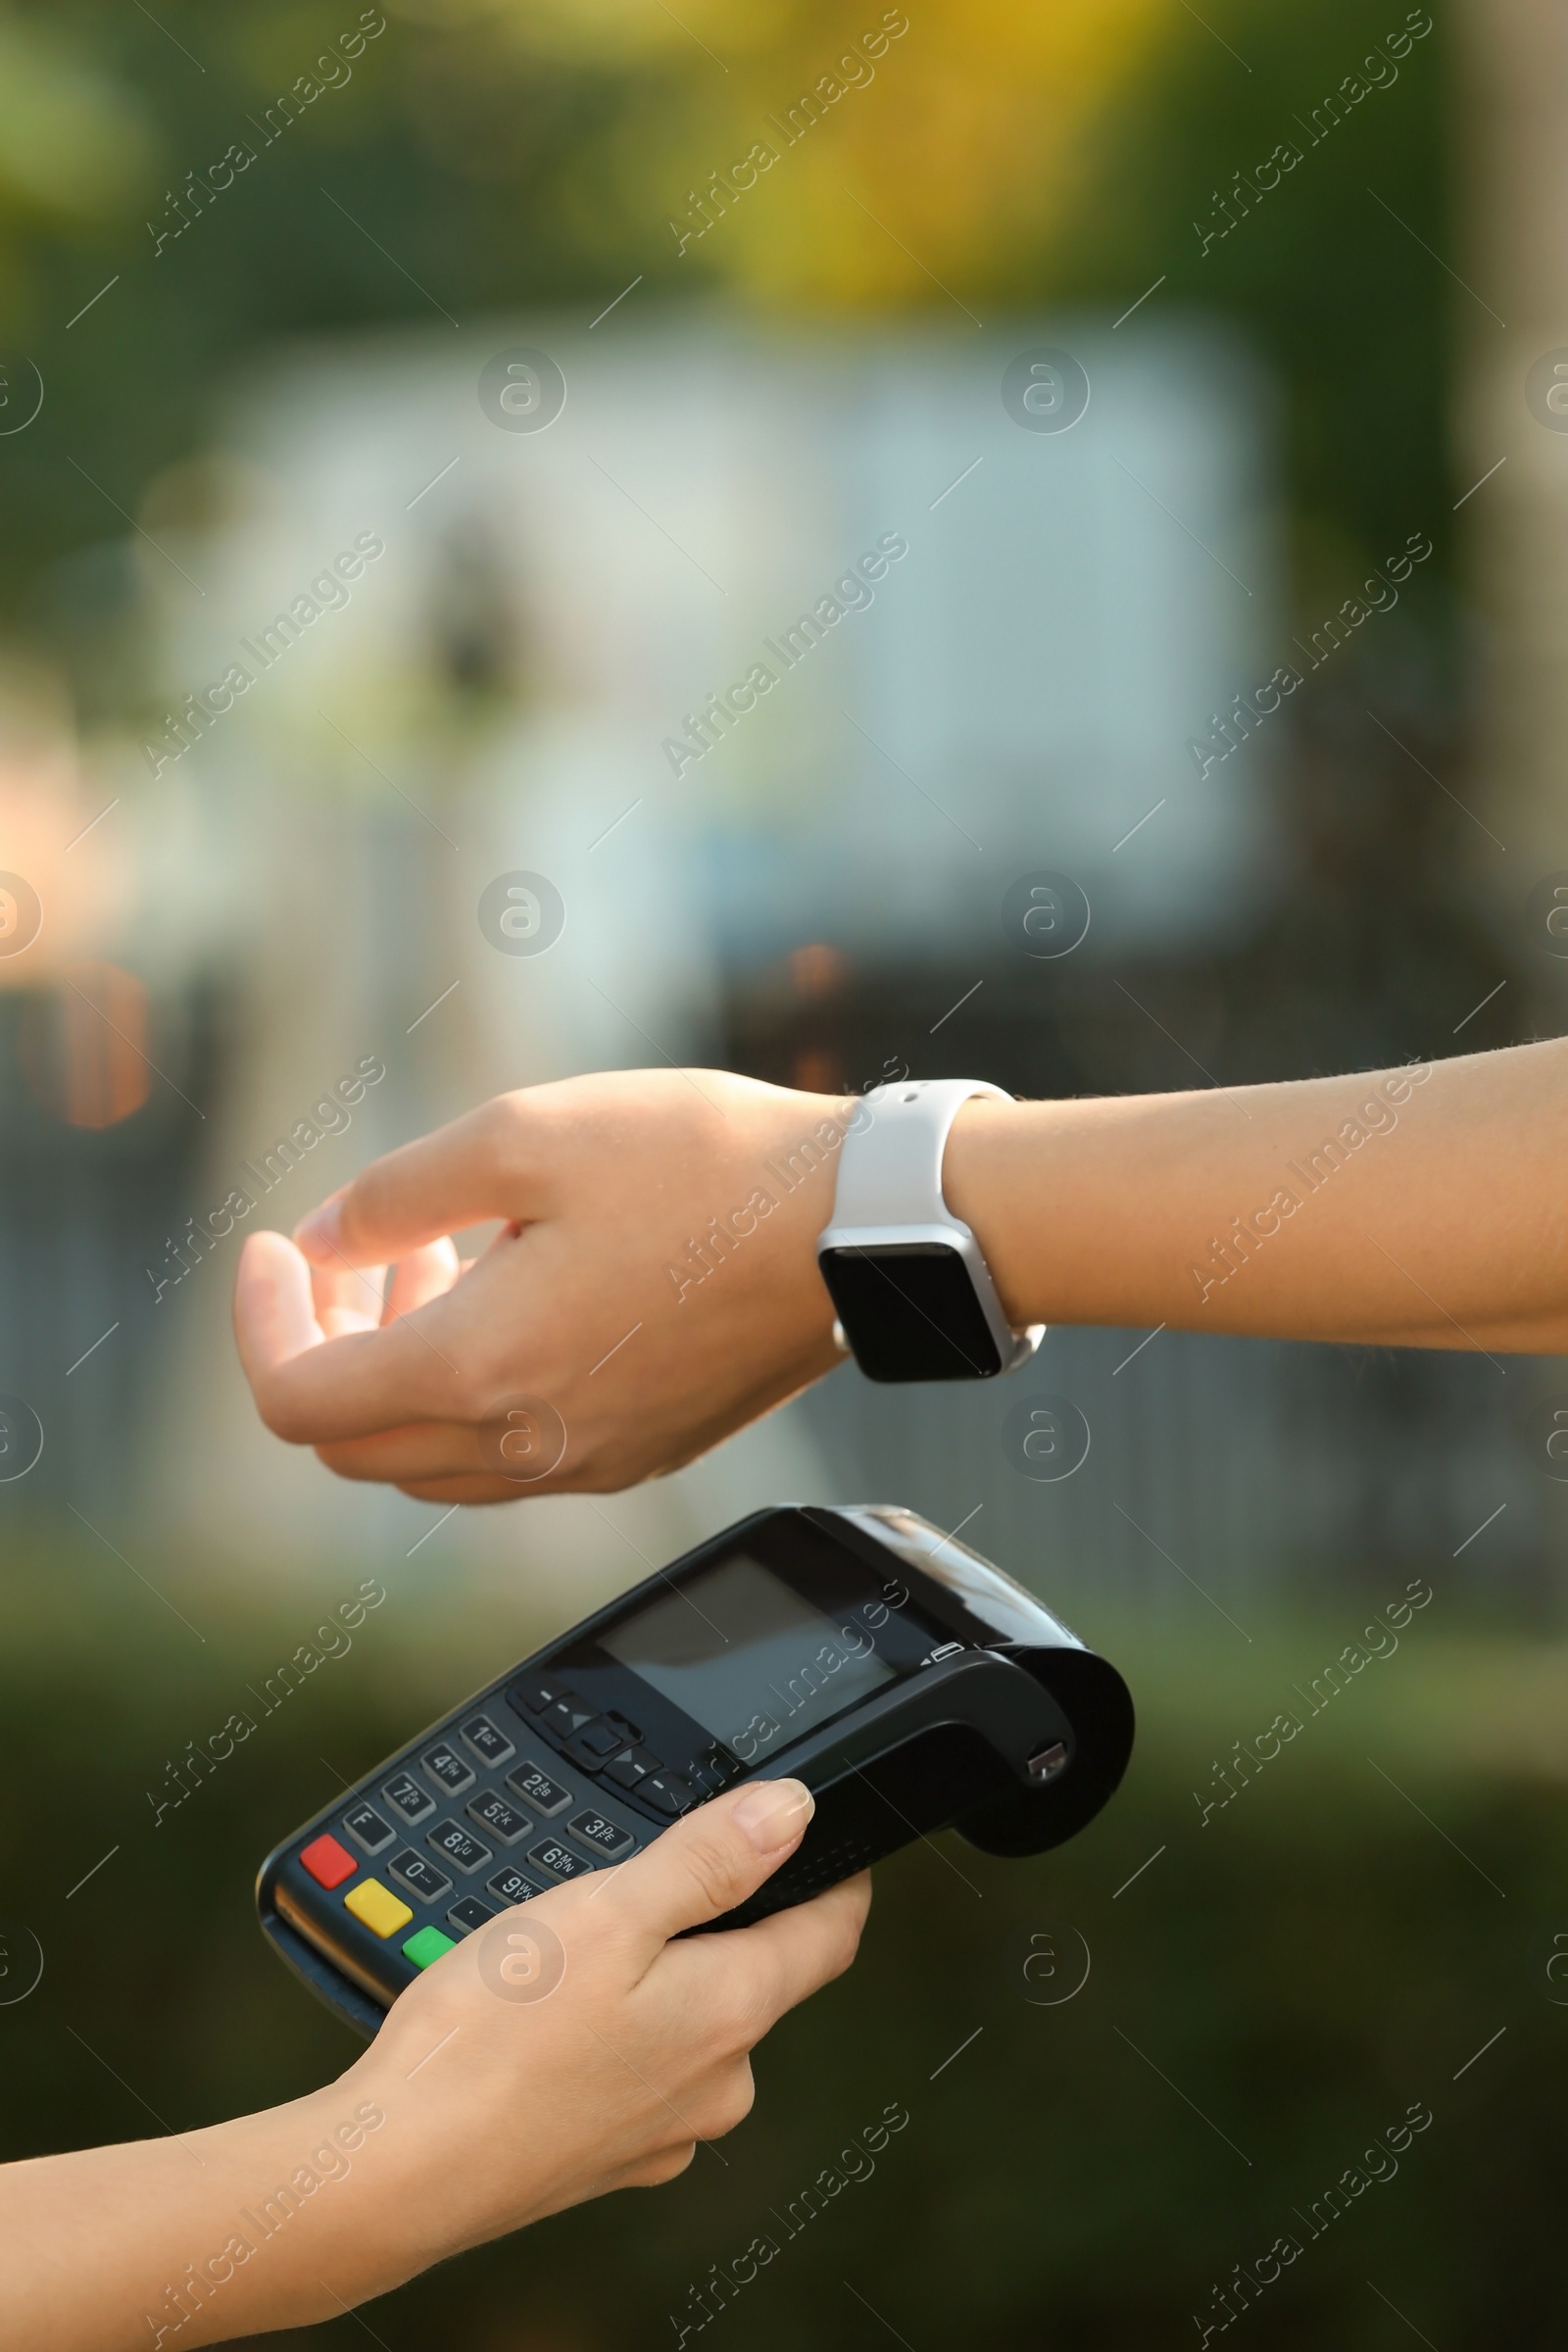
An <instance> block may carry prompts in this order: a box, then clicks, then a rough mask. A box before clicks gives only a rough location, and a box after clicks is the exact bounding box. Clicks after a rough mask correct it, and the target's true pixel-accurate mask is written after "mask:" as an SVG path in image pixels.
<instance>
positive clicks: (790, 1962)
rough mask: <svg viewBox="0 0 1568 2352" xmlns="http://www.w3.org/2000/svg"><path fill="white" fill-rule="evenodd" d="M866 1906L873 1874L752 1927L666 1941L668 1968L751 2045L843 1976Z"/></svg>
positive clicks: (853, 1952)
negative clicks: (683, 1975) (685, 1977)
mask: <svg viewBox="0 0 1568 2352" xmlns="http://www.w3.org/2000/svg"><path fill="white" fill-rule="evenodd" d="M870 1908H871V1874H870V1872H869V1871H868V1870H862V1871H861V1872H859V1873H858V1876H857V1877H855V1878H853V1879H845V1880H844V1881H843V1882H842V1883H841V1884H840V1885H839V1886H837V1887H829V1888H828V1889H827V1891H826V1893H825V1894H818V1895H813V1896H812V1898H811V1900H810V1901H809V1903H797V1904H796V1905H795V1906H794V1907H793V1908H792V1909H791V1910H788V1911H776V1912H775V1913H774V1914H773V1917H772V1918H771V1919H763V1920H759V1922H758V1923H757V1925H756V1926H755V1927H751V1928H731V1929H727V1930H725V1931H724V1932H723V1933H722V1934H720V1935H717V1936H691V1937H689V1938H688V1939H687V1940H686V1941H685V1942H684V1943H679V1944H672V1945H671V1946H670V1947H669V1950H668V1952H667V1954H666V1964H669V1963H673V1964H674V1965H675V1966H676V1967H679V1968H681V1969H683V1970H689V1971H690V1972H691V1973H692V1974H693V1975H694V1976H695V1977H696V1978H697V1979H698V1982H699V1984H700V1985H701V1986H702V1990H701V1994H700V1999H701V2001H702V2005H703V2007H704V2008H705V2009H706V2010H707V2011H708V2013H709V2014H710V2015H712V2016H715V2017H717V2016H723V2015H730V2016H736V2017H737V2021H738V2024H739V2028H740V2031H741V2033H742V2036H743V2038H744V2040H745V2043H746V2046H747V2048H750V2047H751V2046H752V2045H753V2043H755V2042H758V2041H760V2039H761V2037H762V2035H763V2034H768V2033H771V2032H772V2029H773V2027H774V2026H775V2025H776V2024H777V2023H778V2021H779V2019H780V2018H781V2017H782V2016H784V2014H785V2012H786V2011H787V2010H790V2009H794V2008H796V2007H798V2006H799V2004H800V2003H801V2002H802V2001H804V2000H807V1999H809V1996H810V1995H811V1994H812V1993H813V1992H816V1991H819V1990H820V1988H821V1987H822V1986H823V1985H831V1984H832V1982H833V1980H834V1978H835V1977H841V1976H842V1975H843V1974H844V1972H845V1970H846V1969H847V1968H848V1967H849V1966H850V1964H851V1963H852V1961H853V1960H854V1958H855V1955H856V1952H857V1951H858V1948H859V1942H860V1936H861V1934H862V1932H863V1930H864V1927H865V1920H866V1914H867V1912H868V1911H869V1910H870Z"/></svg>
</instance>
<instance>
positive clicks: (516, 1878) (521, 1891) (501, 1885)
mask: <svg viewBox="0 0 1568 2352" xmlns="http://www.w3.org/2000/svg"><path fill="white" fill-rule="evenodd" d="M484 1886H485V1892H486V1894H493V1895H494V1896H495V1898H496V1900H497V1902H498V1903H506V1904H507V1905H508V1906H509V1907H510V1906H511V1905H512V1904H513V1903H526V1902H527V1901H529V1900H530V1898H531V1897H532V1896H534V1895H536V1894H543V1892H544V1886H543V1883H542V1881H540V1880H538V1879H525V1878H524V1877H523V1875H522V1873H521V1871H520V1870H514V1869H513V1867H512V1865H511V1863H510V1862H509V1863H508V1865H507V1867H506V1869H505V1870H498V1871H497V1872H496V1875H495V1877H494V1878H493V1879H486V1881H485V1883H484Z"/></svg>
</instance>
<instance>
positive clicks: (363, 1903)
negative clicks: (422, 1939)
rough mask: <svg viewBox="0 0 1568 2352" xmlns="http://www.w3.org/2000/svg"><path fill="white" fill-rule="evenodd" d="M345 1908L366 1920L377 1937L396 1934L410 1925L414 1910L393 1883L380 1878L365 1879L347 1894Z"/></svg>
mask: <svg viewBox="0 0 1568 2352" xmlns="http://www.w3.org/2000/svg"><path fill="white" fill-rule="evenodd" d="M343 1907H344V1909H345V1910H347V1911H352V1912H353V1914H354V1916H355V1918H356V1919H363V1920H364V1922H365V1924H366V1926H367V1927H368V1929H369V1930H370V1932H371V1934H372V1935H374V1936H395V1935H396V1934H397V1932H398V1930H399V1928H404V1927H407V1926H408V1924H409V1921H410V1920H411V1919H412V1918H413V1917H414V1913H413V1912H412V1911H411V1910H410V1909H409V1906H408V1904H407V1903H400V1902H399V1900H398V1898H397V1896H396V1895H395V1894H394V1893H393V1891H392V1889H391V1887H383V1886H382V1884H381V1882H380V1880H379V1879H362V1880H361V1881H360V1883H359V1885H358V1886H357V1887H352V1888H351V1889H350V1891H349V1892H348V1893H347V1894H346V1895H345V1896H344V1897H343Z"/></svg>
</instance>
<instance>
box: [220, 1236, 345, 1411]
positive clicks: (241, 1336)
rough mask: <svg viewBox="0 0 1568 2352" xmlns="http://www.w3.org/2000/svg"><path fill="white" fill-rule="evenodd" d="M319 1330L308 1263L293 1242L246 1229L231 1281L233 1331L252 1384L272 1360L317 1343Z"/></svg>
mask: <svg viewBox="0 0 1568 2352" xmlns="http://www.w3.org/2000/svg"><path fill="white" fill-rule="evenodd" d="M325 1336H326V1335H325V1334H324V1332H323V1331H322V1329H321V1326H320V1324H319V1321H318V1320H317V1314H316V1301H315V1299H314V1297H313V1295H312V1288H311V1269H310V1267H309V1266H308V1265H307V1264H306V1262H305V1260H304V1258H303V1257H302V1256H301V1255H300V1253H299V1251H298V1250H296V1249H295V1247H294V1245H293V1243H292V1242H291V1241H290V1240H289V1239H288V1237H287V1235H286V1234H281V1233H253V1234H250V1235H249V1236H248V1237H247V1239H246V1242H245V1247H244V1249H243V1250H241V1252H240V1261H239V1272H238V1275H237V1276H236V1278H235V1284H234V1337H235V1340H236V1342H237V1344H238V1347H239V1357H240V1362H241V1364H242V1365H243V1366H244V1368H245V1376H246V1378H247V1379H248V1380H249V1382H250V1384H251V1386H252V1388H253V1389H254V1388H255V1387H256V1385H257V1381H258V1378H259V1377H261V1376H264V1375H265V1374H267V1373H268V1372H270V1370H271V1368H272V1366H273V1365H274V1364H280V1363H287V1362H290V1361H291V1360H292V1359H293V1358H294V1357H295V1356H298V1355H301V1354H303V1353H304V1351H305V1350H306V1348H319V1347H320V1345H321V1342H322V1340H323V1339H324V1338H325Z"/></svg>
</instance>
